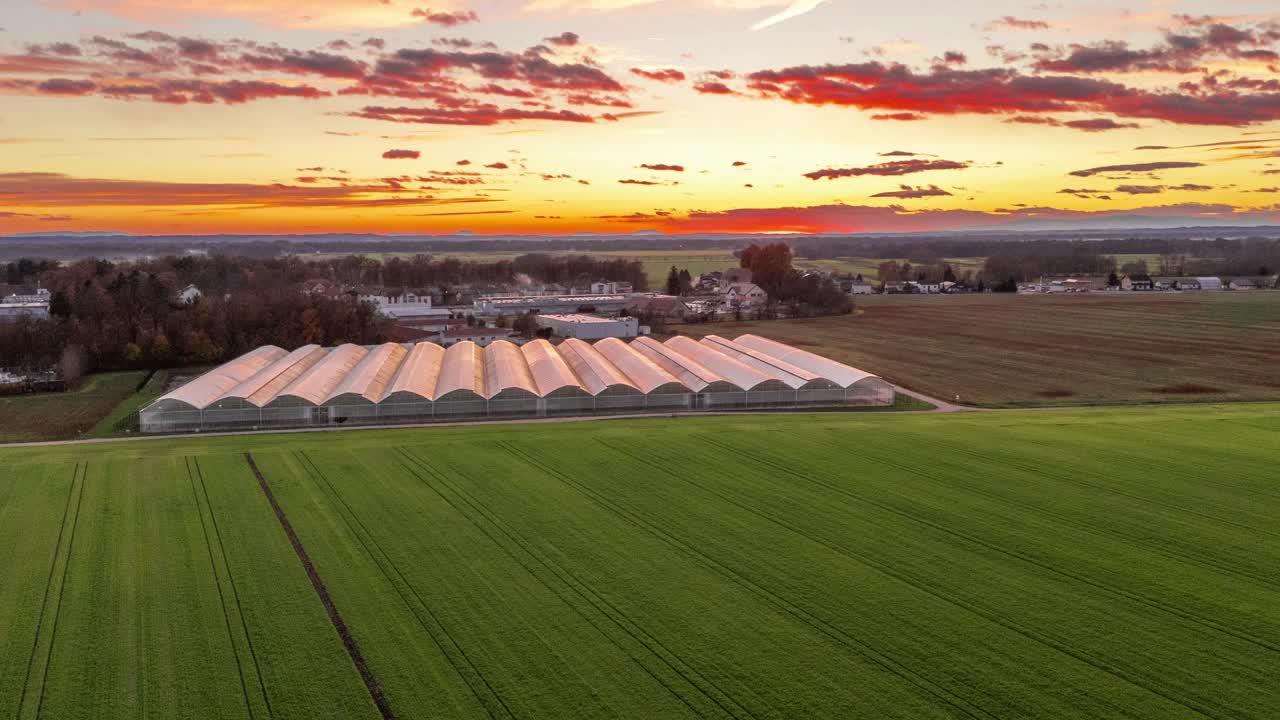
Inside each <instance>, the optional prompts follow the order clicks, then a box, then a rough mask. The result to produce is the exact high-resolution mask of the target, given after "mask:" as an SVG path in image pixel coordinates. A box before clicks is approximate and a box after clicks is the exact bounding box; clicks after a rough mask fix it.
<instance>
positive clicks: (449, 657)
mask: <svg viewBox="0 0 1280 720" xmlns="http://www.w3.org/2000/svg"><path fill="white" fill-rule="evenodd" d="M296 455H297V456H298V459H299V461H300V462H301V463H302V466H303V469H304V470H306V472H307V474H308V475H309V476H311V480H312V482H315V483H316V484H317V485H323V487H322V488H321V491H322V492H323V491H324V490H325V489H326V488H327V490H328V493H327V494H328V495H330V496H331V498H332V499H333V500H335V501H337V503H338V504H339V505H341V506H342V508H343V509H344V510H345V511H346V512H345V513H344V512H342V511H341V510H339V512H338V514H339V515H341V516H342V521H343V523H344V524H345V525H346V526H347V529H348V530H349V531H351V534H352V535H354V536H355V538H356V540H357V541H358V542H359V543H360V545H361V547H363V548H364V551H365V553H366V554H367V555H368V556H369V559H370V560H372V561H373V563H374V564H375V565H377V566H378V570H379V571H380V572H381V573H382V577H383V578H384V579H385V580H386V581H387V584H389V585H390V586H391V587H392V588H394V589H395V591H396V594H397V595H398V596H399V597H400V601H401V602H402V603H404V605H405V607H406V608H407V609H408V610H409V612H410V613H411V614H412V615H413V616H414V619H416V620H417V621H418V625H420V626H421V627H422V629H423V630H424V631H426V633H427V635H428V636H429V637H430V638H431V640H432V642H433V643H435V645H436V648H437V649H439V650H440V654H441V655H443V656H444V657H445V660H446V661H448V663H449V665H450V666H451V667H452V668H453V671H454V672H455V673H456V674H457V675H458V677H459V678H460V679H461V680H462V682H463V683H464V684H465V685H466V686H467V689H468V690H470V691H471V694H472V695H473V696H474V697H475V699H476V702H477V703H478V704H479V705H480V707H482V708H484V710H485V713H486V714H488V716H489V717H490V718H494V719H495V720H496V718H497V717H499V716H503V717H507V718H515V714H514V713H513V712H511V708H509V707H508V706H507V702H506V700H504V699H503V697H502V695H501V694H499V693H498V691H497V690H496V689H495V688H494V687H493V685H492V684H491V683H490V682H489V679H488V678H486V677H485V676H484V673H482V672H481V671H480V668H479V667H477V666H476V664H475V662H474V661H473V660H472V659H471V656H470V655H468V654H467V651H466V649H464V648H463V647H462V643H459V642H458V641H457V639H455V638H454V637H453V634H452V633H450V632H449V628H448V627H446V626H445V624H444V623H443V622H442V621H441V620H440V618H438V617H436V614H435V613H434V612H432V610H431V606H430V605H428V604H427V601H426V600H425V599H423V597H422V595H421V594H420V593H419V592H418V590H417V588H415V587H413V583H411V582H409V579H408V578H407V577H405V575H404V572H403V571H401V570H400V568H399V567H398V566H397V565H396V564H395V562H394V561H393V560H392V559H391V556H390V555H388V554H387V552H386V550H384V549H383V548H382V545H381V544H379V543H378V541H377V539H376V538H374V537H373V533H371V532H370V531H369V528H368V527H367V526H366V525H365V524H364V522H363V521H362V520H360V518H359V516H358V515H356V512H355V510H354V509H352V507H351V505H349V504H348V503H347V501H346V500H345V499H344V498H343V497H342V496H341V494H339V493H338V490H337V489H336V488H335V487H333V484H332V483H330V482H329V479H328V478H327V477H325V476H324V474H323V473H322V472H321V471H320V468H318V467H316V465H315V463H314V462H312V461H311V458H310V456H308V455H307V454H306V453H305V452H303V451H301V450H299V451H297V452H296ZM348 516H349V517H348ZM351 518H354V520H355V523H356V524H357V525H359V526H360V529H359V530H357V529H356V527H355V525H352V521H351ZM366 538H367V539H366ZM370 545H372V546H373V547H370ZM375 549H376V550H377V552H376V553H375V552H374V550H375ZM379 556H381V558H382V559H381V560H379ZM383 561H385V562H386V565H383ZM388 566H389V567H390V568H391V571H392V572H394V573H395V575H396V577H398V578H400V582H399V583H397V582H396V581H395V580H394V579H393V578H392V577H391V574H390V573H389V572H388V570H387V567H388ZM401 585H404V586H405V587H407V588H408V589H409V592H410V593H412V594H413V597H414V599H415V600H417V604H416V605H415V603H413V602H411V601H410V599H409V598H408V597H407V596H406V595H405V592H404V590H403V589H402V588H401ZM417 606H421V607H422V609H423V610H425V611H426V613H427V616H428V617H429V618H430V622H429V623H428V622H427V621H426V620H424V619H423V618H422V616H421V615H420V614H419V613H418V610H417V609H416V608H417ZM432 626H435V628H436V629H435V630H433V629H432ZM440 635H443V636H444V640H443V641H442V640H441V638H440ZM446 641H447V642H446ZM449 646H452V647H453V649H454V651H455V652H456V653H457V654H458V655H460V656H461V657H462V660H463V662H464V663H465V664H466V667H468V668H470V670H471V673H472V674H474V675H475V677H476V678H479V681H480V683H481V684H483V686H484V688H485V690H486V691H487V694H486V692H483V691H481V690H480V688H478V687H476V685H475V684H474V682H475V681H474V680H473V679H472V677H471V675H469V674H468V673H466V672H465V671H464V670H463V668H462V667H461V666H460V665H459V663H458V660H457V659H456V658H454V656H453V653H451V652H449V649H448V648H449ZM486 697H489V698H491V700H490V701H486ZM494 702H496V703H497V708H494V707H492V705H493V703H494ZM498 710H500V712H498Z"/></svg>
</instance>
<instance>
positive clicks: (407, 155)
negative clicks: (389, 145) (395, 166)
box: [382, 150, 422, 160]
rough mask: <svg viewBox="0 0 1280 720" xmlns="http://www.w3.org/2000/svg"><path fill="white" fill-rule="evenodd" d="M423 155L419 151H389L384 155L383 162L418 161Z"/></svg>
mask: <svg viewBox="0 0 1280 720" xmlns="http://www.w3.org/2000/svg"><path fill="white" fill-rule="evenodd" d="M420 157H422V153H420V152H418V151H417V150H388V151H386V152H384V153H382V159H383V160H417V159H418V158H420Z"/></svg>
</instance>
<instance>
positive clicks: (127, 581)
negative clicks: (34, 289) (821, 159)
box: [0, 405, 1280, 720]
mask: <svg viewBox="0 0 1280 720" xmlns="http://www.w3.org/2000/svg"><path fill="white" fill-rule="evenodd" d="M246 453H247V454H248V455H249V456H251V458H252V462H253V465H256V468H257V472H258V473H260V476H261V481H259V479H258V476H257V475H255V469H254V467H253V466H251V464H250V461H249V459H248V457H247V456H246ZM1277 457H1280V405H1252V406H1245V405H1232V406H1196V407H1187V406H1182V407H1165V408H1155V409H1113V410H1100V409H1096V410H1071V411H1021V412H1015V413H1006V412H992V413H969V414H943V415H937V414H934V415H903V414H893V413H887V414H886V413H878V414H852V413H849V414H841V413H825V414H813V415H790V414H788V415H755V416H751V417H744V416H727V417H707V416H704V417H696V418H682V419H678V420H671V419H644V420H642V419H632V420H609V421H594V422H571V423H570V422H564V423H544V424H523V425H488V426H473V427H456V428H431V429H400V430H376V431H344V432H339V433H332V432H326V433H303V434H292V435H290V434H263V435H250V436H231V437H218V438H183V439H171V440H154V441H134V442H127V443H109V444H96V445H64V446H53V447H42V448H10V449H3V450H0V464H2V465H3V467H5V468H6V473H4V474H3V475H2V476H0V557H4V558H6V559H7V562H6V575H5V581H4V582H3V583H0V717H15V718H19V720H23V719H26V718H36V717H46V718H58V719H60V720H62V719H72V720H73V719H77V718H135V717H137V718H266V717H275V718H378V717H381V716H383V715H380V714H379V712H378V710H377V709H376V707H375V704H374V701H373V699H372V698H373V697H374V694H375V693H376V694H377V695H378V696H379V697H381V698H384V699H385V703H386V707H387V709H388V711H389V712H390V713H393V714H394V715H395V716H396V717H399V718H428V717H442V718H613V717H634V718H693V717H725V718H744V719H745V718H760V719H765V718H893V717H898V718H934V717H937V718H951V717H956V718H1006V719H1007V718H1053V719H1055V720H1056V719H1062V718H1099V717H1128V718H1159V719H1161V720H1163V719H1166V718H1194V717H1209V718H1259V719H1263V718H1275V717H1277V716H1280V689H1278V687H1280V686H1277V684H1276V682H1275V680H1276V677H1278V676H1280V530H1278V529H1277V523H1276V518H1277V517H1280V491H1278V490H1280V489H1278V488H1277V472H1276V469H1277V466H1276V458H1277ZM259 482H261V483H262V486H260V485H259ZM263 487H265V488H266V491H269V492H270V494H271V496H272V497H273V498H274V500H275V502H276V503H277V504H278V508H279V515H278V514H277V513H276V511H275V510H273V507H272V505H271V503H270V502H269V501H268V499H267V492H266V491H264V490H263ZM281 516H283V517H284V518H285V519H286V521H287V523H288V524H289V527H290V528H291V529H292V530H293V531H294V532H295V534H296V539H297V549H295V547H294V546H292V545H291V543H290V539H289V536H288V535H287V534H286V532H285V530H284V529H283V523H282V522H281V520H280V519H279V518H280V517H281ZM299 551H300V552H301V553H305V555H306V557H307V558H308V559H309V562H310V563H311V565H312V567H313V569H314V580H313V579H312V578H311V577H310V576H309V575H308V573H307V572H306V570H305V569H304V565H303V563H302V562H301V560H300V559H299V558H300V552H299ZM315 582H318V583H320V585H321V587H323V588H324V592H325V593H326V595H327V597H328V598H329V599H330V601H331V604H332V615H330V614H329V612H328V611H327V609H326V606H325V605H324V604H323V603H322V602H321V600H320V595H319V593H318V592H317V591H316V589H315V585H314V584H313V583H315ZM332 617H340V623H341V625H342V626H343V627H344V628H346V629H347V631H348V633H349V637H350V638H351V642H350V644H347V643H344V640H343V637H342V636H341V635H340V634H339V632H338V631H337V630H336V629H335V627H336V625H335V623H334V622H333V621H332ZM351 648H354V649H355V653H356V656H358V657H359V658H361V660H362V663H363V665H362V666H363V668H364V669H365V673H364V675H363V676H362V673H361V672H360V671H359V670H358V669H357V665H356V664H355V663H354V662H353V659H352V657H353V654H352V652H351ZM371 687H372V688H374V690H373V691H371V690H370V689H369V688H371Z"/></svg>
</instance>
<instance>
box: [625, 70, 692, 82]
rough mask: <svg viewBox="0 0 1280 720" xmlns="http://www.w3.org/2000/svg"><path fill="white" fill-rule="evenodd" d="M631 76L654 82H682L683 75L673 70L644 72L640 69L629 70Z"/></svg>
mask: <svg viewBox="0 0 1280 720" xmlns="http://www.w3.org/2000/svg"><path fill="white" fill-rule="evenodd" d="M631 73H632V74H633V75H638V76H640V77H642V78H644V79H646V80H653V81H655V82H670V83H674V82H682V81H684V79H685V74H684V73H683V72H680V71H679V70H676V69H675V68H666V69H665V70H644V69H642V68H631Z"/></svg>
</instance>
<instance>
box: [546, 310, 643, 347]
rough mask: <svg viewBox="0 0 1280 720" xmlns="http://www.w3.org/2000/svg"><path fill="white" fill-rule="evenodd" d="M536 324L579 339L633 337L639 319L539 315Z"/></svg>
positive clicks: (637, 333) (564, 335)
mask: <svg viewBox="0 0 1280 720" xmlns="http://www.w3.org/2000/svg"><path fill="white" fill-rule="evenodd" d="M538 325H540V326H542V327H544V328H550V329H551V332H553V333H554V334H556V335H558V336H560V337H565V338H578V339H579V340H600V339H603V338H609V337H612V338H633V337H635V336H637V335H639V334H640V321H639V320H637V319H636V318H634V317H619V318H605V317H600V316H598V315H585V314H581V313H575V314H572V315H539V316H538Z"/></svg>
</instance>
